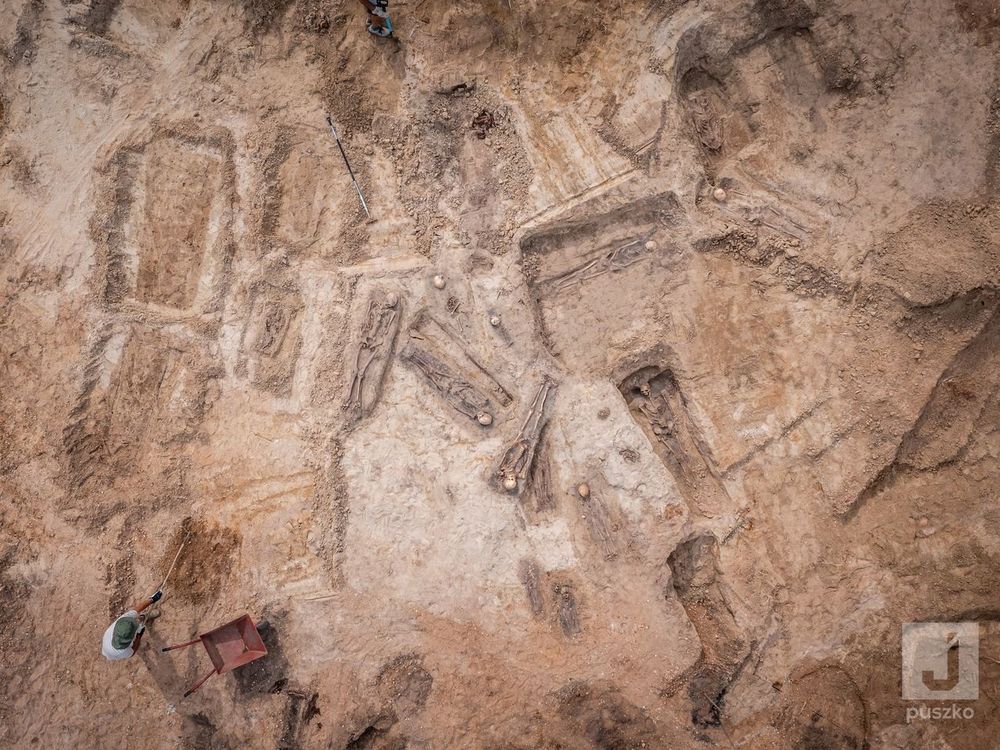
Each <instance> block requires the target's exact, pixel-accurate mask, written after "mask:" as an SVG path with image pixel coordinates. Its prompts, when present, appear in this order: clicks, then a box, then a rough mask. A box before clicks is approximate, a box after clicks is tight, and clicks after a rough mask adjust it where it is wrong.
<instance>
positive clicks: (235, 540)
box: [156, 518, 241, 604]
mask: <svg viewBox="0 0 1000 750" xmlns="http://www.w3.org/2000/svg"><path fill="white" fill-rule="evenodd" d="M185 540H186V541H185ZM240 541H241V538H240V534H239V532H238V531H235V530H233V529H228V528H225V527H221V526H216V525H214V524H209V523H207V522H205V521H204V520H196V519H193V518H185V519H184V521H183V522H182V523H181V525H180V528H178V529H177V531H176V532H174V534H173V535H172V536H171V537H170V541H169V543H168V544H167V546H166V551H165V552H164V555H163V557H161V558H160V561H159V563H158V564H157V566H156V569H157V570H158V571H161V570H162V571H163V575H166V574H167V571H168V570H169V569H170V564H171V563H172V562H173V559H174V555H176V554H177V550H178V549H179V548H180V546H181V543H182V542H183V543H184V548H183V549H181V552H180V556H179V557H178V558H177V565H176V566H175V567H174V570H173V572H172V573H171V574H170V580H169V582H168V584H167V586H168V588H167V590H168V591H169V593H170V596H171V598H173V597H177V598H178V599H181V600H182V601H187V602H190V603H192V604H202V603H204V602H207V601H212V600H213V599H214V598H215V597H216V596H217V595H218V593H219V589H220V588H221V587H222V585H223V583H224V582H225V581H226V579H227V577H228V575H229V572H230V570H231V569H232V567H233V565H235V564H236V563H237V560H238V556H239V549H240Z"/></svg>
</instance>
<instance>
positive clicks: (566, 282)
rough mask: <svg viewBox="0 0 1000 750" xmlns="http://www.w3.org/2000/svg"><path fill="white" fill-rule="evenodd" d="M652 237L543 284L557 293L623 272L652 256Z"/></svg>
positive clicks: (624, 246)
mask: <svg viewBox="0 0 1000 750" xmlns="http://www.w3.org/2000/svg"><path fill="white" fill-rule="evenodd" d="M650 236H652V233H650V234H649V235H646V236H645V237H640V238H639V239H636V240H632V241H631V242H626V243H625V244H624V245H619V246H617V247H613V248H611V249H610V250H604V251H603V252H601V254H599V255H598V256H597V257H595V258H591V259H590V260H588V261H587V262H585V263H583V264H581V265H579V266H577V267H576V268H571V269H570V270H569V271H566V272H564V273H561V274H559V275H558V276H554V277H552V278H548V279H545V280H544V281H543V282H542V283H543V284H546V285H549V286H551V287H553V289H555V290H556V291H561V290H563V289H567V288H569V287H571V286H573V285H575V284H580V283H582V282H584V281H588V280H589V279H593V278H596V277H597V276H601V275H603V274H606V273H614V272H616V271H622V270H624V269H626V268H628V267H629V266H631V265H634V264H636V263H638V262H639V261H641V260H645V259H646V258H647V257H649V256H650V253H651V250H652V249H655V247H656V245H655V244H653V245H652V247H647V245H648V242H649V238H650Z"/></svg>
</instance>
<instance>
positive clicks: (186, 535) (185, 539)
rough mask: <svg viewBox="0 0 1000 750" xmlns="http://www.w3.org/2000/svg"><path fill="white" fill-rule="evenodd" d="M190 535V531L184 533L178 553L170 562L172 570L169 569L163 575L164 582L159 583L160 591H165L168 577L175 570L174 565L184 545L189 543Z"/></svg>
mask: <svg viewBox="0 0 1000 750" xmlns="http://www.w3.org/2000/svg"><path fill="white" fill-rule="evenodd" d="M189 536H191V534H190V533H188V534H185V535H184V539H183V540H182V541H181V546H180V547H178V548H177V554H176V555H174V561H173V562H172V563H170V570H168V571H167V574H166V575H165V576H164V577H163V583H161V584H160V585H159V588H158V590H159V591H163V587H164V586H166V585H167V579H168V578H170V574H171V573H173V572H174V566H175V565H176V564H177V558H178V557H180V556H181V550H182V549H184V545H185V544H187V540H188V537H189Z"/></svg>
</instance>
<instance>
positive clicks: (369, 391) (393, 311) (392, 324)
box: [344, 292, 401, 419]
mask: <svg viewBox="0 0 1000 750" xmlns="http://www.w3.org/2000/svg"><path fill="white" fill-rule="evenodd" d="M400 316H401V310H400V303H399V296H398V295H396V294H395V293H394V292H389V293H388V294H386V295H385V296H384V297H381V296H379V295H377V294H376V295H373V296H372V297H371V299H370V300H369V301H368V312H367V313H366V315H365V322H364V327H363V328H362V332H361V340H360V341H359V342H358V348H357V351H356V352H355V355H354V371H353V373H352V375H351V387H350V391H349V392H348V395H347V400H346V401H345V403H344V408H345V409H346V410H347V411H349V412H351V413H352V414H354V416H355V418H356V419H362V418H363V417H365V416H366V415H368V414H370V413H371V411H372V409H373V408H374V407H375V403H376V402H377V401H378V397H379V393H380V391H381V389H382V381H383V379H384V378H385V372H386V370H387V369H388V367H389V362H390V360H391V359H392V347H393V344H395V342H396V334H397V332H398V331H399V320H400Z"/></svg>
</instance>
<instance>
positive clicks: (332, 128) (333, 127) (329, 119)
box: [326, 115, 372, 221]
mask: <svg viewBox="0 0 1000 750" xmlns="http://www.w3.org/2000/svg"><path fill="white" fill-rule="evenodd" d="M326 124H327V125H329V126H330V132H331V133H333V138H334V140H335V141H337V148H339V149H340V155H341V156H342V157H344V165H345V166H346V167H347V172H348V174H350V175H351V182H352V183H354V189H355V190H357V191H358V198H359V199H360V200H361V208H363V209H364V210H365V215H366V216H367V217H368V219H369V221H370V220H371V218H372V215H371V212H370V211H369V210H368V204H367V203H365V196H364V195H363V194H362V193H361V186H360V185H359V184H358V180H357V178H356V177H355V176H354V170H353V169H351V162H349V161H348V160H347V152H346V151H344V145H343V144H342V143H341V142H340V136H339V135H338V134H337V126H336V125H334V124H333V118H332V117H330V115H327V116H326Z"/></svg>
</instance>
